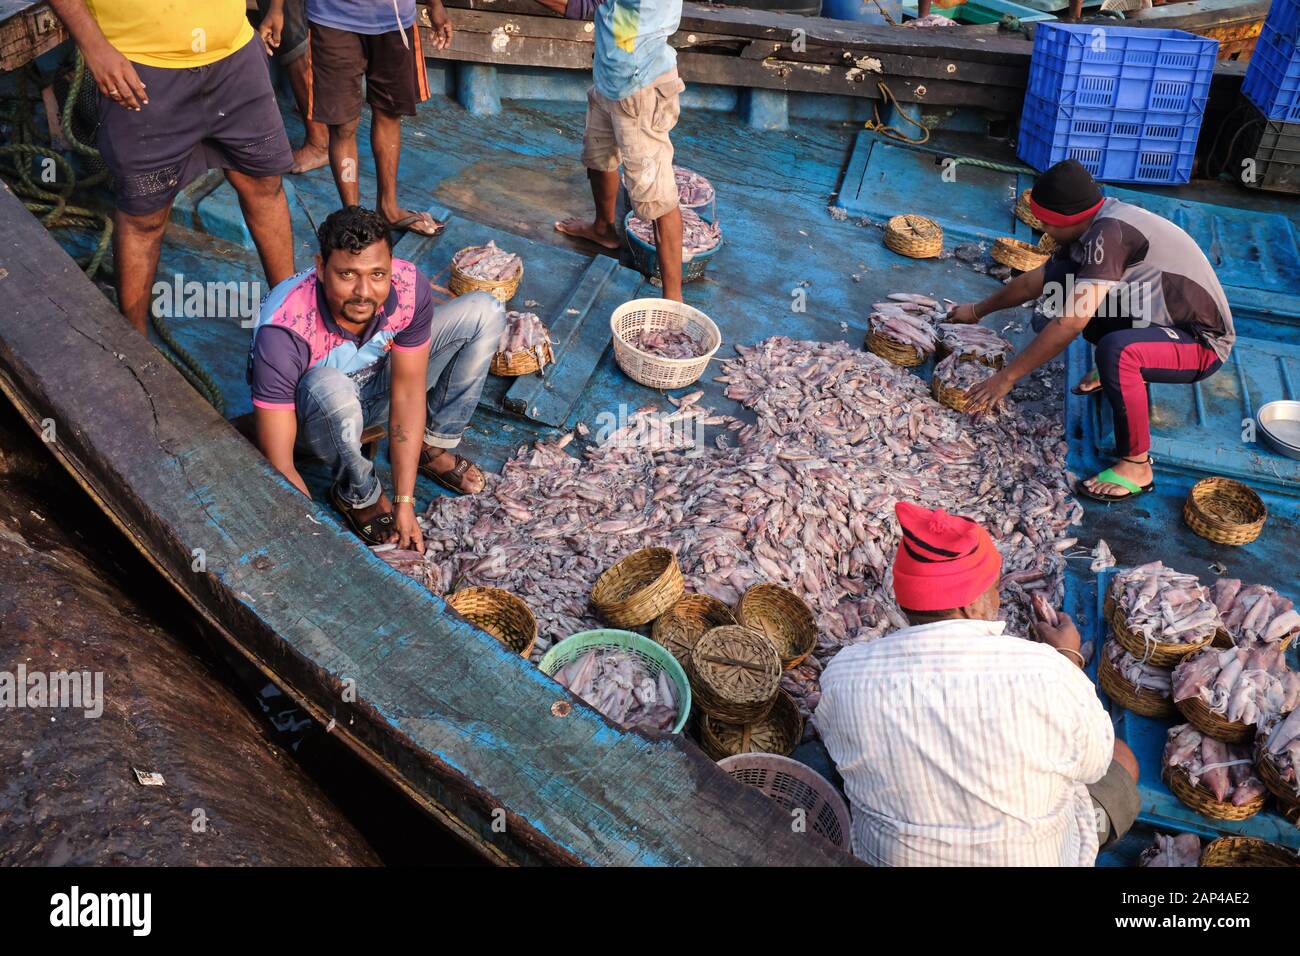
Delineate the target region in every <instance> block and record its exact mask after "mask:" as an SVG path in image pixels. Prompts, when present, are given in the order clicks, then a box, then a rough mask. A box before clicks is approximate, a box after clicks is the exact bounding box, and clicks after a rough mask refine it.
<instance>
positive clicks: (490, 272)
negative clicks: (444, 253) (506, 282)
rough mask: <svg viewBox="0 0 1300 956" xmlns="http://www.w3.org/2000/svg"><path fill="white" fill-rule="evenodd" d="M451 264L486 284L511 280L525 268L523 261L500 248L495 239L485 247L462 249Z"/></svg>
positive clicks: (490, 240) (489, 241)
mask: <svg viewBox="0 0 1300 956" xmlns="http://www.w3.org/2000/svg"><path fill="white" fill-rule="evenodd" d="M451 262H452V265H454V266H455V267H456V268H457V269H459V270H460V271H461V272H463V273H465V275H467V276H470V277H472V278H474V279H482V280H483V281H485V282H499V281H501V280H502V279H509V278H510V277H511V276H514V275H516V274H517V273H518V272H519V270H520V269H522V268H523V267H524V260H523V259H521V258H519V257H518V256H517V255H515V254H514V253H513V252H506V251H505V250H504V249H500V248H498V247H497V244H496V240H495V239H489V240H488V242H487V245H485V246H470V247H469V248H468V249H462V250H461V251H460V252H458V253H456V256H455V258H453V259H452V260H451Z"/></svg>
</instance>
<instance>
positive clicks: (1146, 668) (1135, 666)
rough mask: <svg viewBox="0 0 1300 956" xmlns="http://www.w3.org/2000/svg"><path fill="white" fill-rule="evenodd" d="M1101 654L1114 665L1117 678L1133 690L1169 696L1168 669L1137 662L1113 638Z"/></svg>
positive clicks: (1107, 642) (1169, 681)
mask: <svg viewBox="0 0 1300 956" xmlns="http://www.w3.org/2000/svg"><path fill="white" fill-rule="evenodd" d="M1101 652H1102V653H1103V654H1105V655H1106V660H1108V661H1110V662H1111V664H1112V665H1114V667H1115V671H1116V672H1117V673H1118V674H1119V676H1120V677H1122V678H1124V680H1126V681H1128V683H1129V684H1131V685H1132V686H1133V689H1134V690H1153V691H1156V692H1157V693H1160V694H1163V695H1164V696H1166V697H1168V696H1169V692H1170V690H1171V689H1172V688H1171V680H1170V676H1169V668H1167V667H1156V666H1155V665H1154V664H1148V663H1146V662H1144V661H1140V660H1138V659H1137V658H1136V657H1134V656H1133V655H1132V654H1130V653H1129V652H1128V651H1126V650H1124V648H1123V646H1122V645H1121V644H1120V643H1119V641H1117V640H1115V639H1113V638H1112V639H1110V640H1108V641H1106V643H1105V645H1104V646H1103V647H1102V649H1101Z"/></svg>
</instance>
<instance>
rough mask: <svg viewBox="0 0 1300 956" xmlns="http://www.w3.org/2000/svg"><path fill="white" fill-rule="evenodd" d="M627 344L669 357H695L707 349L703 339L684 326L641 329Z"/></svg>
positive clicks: (652, 353)
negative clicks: (650, 329)
mask: <svg viewBox="0 0 1300 956" xmlns="http://www.w3.org/2000/svg"><path fill="white" fill-rule="evenodd" d="M628 344H629V345H631V346H632V347H633V348H638V349H640V350H641V351H642V352H647V353H649V354H650V355H658V356H659V357H660V358H670V359H688V358H695V357H696V356H698V355H703V354H704V353H705V352H707V351H708V349H706V348H705V347H704V341H703V339H699V338H696V337H695V336H694V335H691V333H690V332H689V331H688V330H687V329H686V328H680V329H658V330H657V331H654V332H651V331H649V330H648V329H642V330H641V331H640V332H638V333H637V334H636V335H634V336H632V337H631V338H630V339H629V340H628Z"/></svg>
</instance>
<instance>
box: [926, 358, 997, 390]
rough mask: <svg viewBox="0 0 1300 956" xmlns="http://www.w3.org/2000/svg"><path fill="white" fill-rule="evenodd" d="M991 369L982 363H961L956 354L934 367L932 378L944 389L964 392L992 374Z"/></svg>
mask: <svg viewBox="0 0 1300 956" xmlns="http://www.w3.org/2000/svg"><path fill="white" fill-rule="evenodd" d="M993 371H994V370H993V368H992V367H991V366H988V365H985V364H984V363H982V362H963V361H962V360H961V356H960V355H958V354H957V353H955V352H954V353H953V354H952V355H949V356H948V357H947V358H946V359H943V360H942V361H941V362H938V363H937V364H936V365H935V366H934V377H935V378H936V379H938V380H939V384H941V385H943V386H944V387H945V388H955V389H957V390H959V391H962V392H965V391H967V390H968V389H972V388H974V387H975V386H976V385H978V384H979V383H980V382H982V381H984V380H985V379H986V378H988V377H989V376H990V375H992V374H993Z"/></svg>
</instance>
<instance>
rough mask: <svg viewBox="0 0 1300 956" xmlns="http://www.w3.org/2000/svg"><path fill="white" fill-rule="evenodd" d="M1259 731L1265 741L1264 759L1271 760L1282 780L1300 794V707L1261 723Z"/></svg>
mask: <svg viewBox="0 0 1300 956" xmlns="http://www.w3.org/2000/svg"><path fill="white" fill-rule="evenodd" d="M1259 733H1260V736H1261V737H1262V738H1263V741H1264V746H1263V754H1262V759H1265V760H1268V761H1269V762H1271V763H1272V764H1273V766H1274V768H1275V769H1276V770H1277V772H1278V776H1280V777H1281V778H1282V781H1283V782H1284V783H1289V784H1290V785H1291V786H1292V787H1294V788H1295V792H1296V794H1297V795H1300V777H1297V773H1300V708H1297V709H1296V710H1293V711H1291V713H1290V714H1289V715H1287V716H1286V717H1285V718H1283V717H1274V718H1272V719H1270V720H1269V721H1267V722H1265V723H1263V724H1261V725H1260V728H1259Z"/></svg>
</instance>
